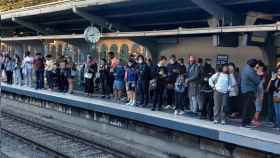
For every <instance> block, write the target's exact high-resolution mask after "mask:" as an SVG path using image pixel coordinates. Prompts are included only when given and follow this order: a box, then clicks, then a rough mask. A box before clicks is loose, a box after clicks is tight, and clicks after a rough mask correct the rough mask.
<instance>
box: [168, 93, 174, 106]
mask: <svg viewBox="0 0 280 158" xmlns="http://www.w3.org/2000/svg"><path fill="white" fill-rule="evenodd" d="M166 94H167V105H171V106H172V105H174V94H175V91H174V89H167V90H166Z"/></svg>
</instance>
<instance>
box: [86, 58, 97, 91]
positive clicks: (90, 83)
mask: <svg viewBox="0 0 280 158" xmlns="http://www.w3.org/2000/svg"><path fill="white" fill-rule="evenodd" d="M96 72H97V64H96V62H95V61H94V59H93V58H92V57H91V56H88V57H87V62H86V64H85V74H84V76H85V93H86V94H87V96H92V94H93V93H94V77H95V74H96Z"/></svg>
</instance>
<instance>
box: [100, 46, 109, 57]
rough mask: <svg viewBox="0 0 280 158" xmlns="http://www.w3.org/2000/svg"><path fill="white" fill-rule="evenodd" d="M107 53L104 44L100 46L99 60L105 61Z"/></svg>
mask: <svg viewBox="0 0 280 158" xmlns="http://www.w3.org/2000/svg"><path fill="white" fill-rule="evenodd" d="M107 52H108V47H107V45H106V44H102V46H101V48H100V59H103V58H104V59H107Z"/></svg>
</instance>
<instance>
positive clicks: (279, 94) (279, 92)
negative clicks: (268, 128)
mask: <svg viewBox="0 0 280 158" xmlns="http://www.w3.org/2000/svg"><path fill="white" fill-rule="evenodd" d="M276 71H277V72H276V74H273V75H272V77H271V79H270V81H269V83H268V86H267V89H269V90H271V91H272V93H273V107H274V111H275V127H276V129H277V130H278V131H280V67H279V66H278V67H277V70H276Z"/></svg>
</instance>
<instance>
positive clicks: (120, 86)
mask: <svg viewBox="0 0 280 158" xmlns="http://www.w3.org/2000/svg"><path fill="white" fill-rule="evenodd" d="M124 75H125V70H124V67H123V66H122V65H121V64H118V65H117V66H116V68H115V69H114V78H115V79H114V84H113V89H114V97H115V99H116V100H120V99H121V97H122V92H123V90H124Z"/></svg>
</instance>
